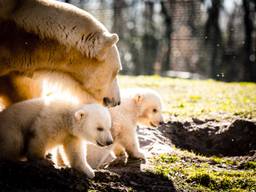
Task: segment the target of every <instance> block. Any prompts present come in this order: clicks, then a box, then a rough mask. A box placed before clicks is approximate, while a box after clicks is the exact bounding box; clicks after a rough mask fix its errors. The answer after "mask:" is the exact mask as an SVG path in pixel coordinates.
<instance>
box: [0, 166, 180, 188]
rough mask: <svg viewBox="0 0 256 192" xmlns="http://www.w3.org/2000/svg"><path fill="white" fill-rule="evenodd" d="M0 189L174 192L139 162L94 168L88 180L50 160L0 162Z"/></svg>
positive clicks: (163, 180)
mask: <svg viewBox="0 0 256 192" xmlns="http://www.w3.org/2000/svg"><path fill="white" fill-rule="evenodd" d="M135 165H136V166H135ZM129 167H131V168H132V169H130V168H129ZM129 169H130V170H131V171H127V170H129ZM0 189H1V190H0V191H3V192H7V191H8V192H14V191H15V192H17V191H19V192H25V191H26V192H30V191H31V192H38V191H44V192H47V191H51V192H53V191H61V192H65V191H67V192H68V191H74V192H76V191H77V192H82V191H88V189H90V190H95V191H102V192H104V191H111V192H115V191H121V192H126V191H145V192H147V191H149V192H151V191H156V192H157V191H159V192H160V191H161V192H165V191H166V192H167V191H168V192H170V191H175V188H174V186H173V184H172V182H171V181H170V180H168V179H166V178H164V177H162V176H160V175H155V174H153V173H149V172H141V171H140V163H139V162H138V161H134V162H130V163H128V164H127V165H126V166H120V167H118V166H116V167H114V168H112V169H110V170H101V171H97V172H96V177H95V178H94V179H93V180H88V179H87V178H86V175H85V174H83V173H80V172H78V171H75V170H73V169H70V168H65V169H55V168H54V166H52V165H50V164H49V163H42V162H40V163H38V162H15V163H14V162H0ZM131 189H133V190H131Z"/></svg>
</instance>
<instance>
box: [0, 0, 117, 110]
mask: <svg viewBox="0 0 256 192" xmlns="http://www.w3.org/2000/svg"><path fill="white" fill-rule="evenodd" d="M0 29H1V30H0V83H1V84H2V85H1V86H2V87H1V88H0V97H1V96H2V97H7V99H10V100H12V98H11V96H10V95H11V94H9V93H10V92H8V90H7V91H6V89H8V87H7V88H6V89H5V88H3V84H4V83H6V82H8V83H10V84H11V86H10V87H12V88H13V89H14V90H12V92H14V94H15V95H19V94H23V95H27V97H23V98H18V99H17V98H16V99H13V100H14V102H17V101H19V100H24V99H29V98H31V97H37V96H40V91H39V93H36V94H33V92H34V91H35V90H34V89H32V88H31V87H36V86H37V85H35V81H34V80H33V78H34V77H33V74H34V73H38V71H40V70H46V71H48V72H49V71H55V72H56V71H57V73H62V76H63V77H64V76H65V77H67V76H68V77H67V78H71V79H74V80H75V81H76V82H77V85H76V86H78V87H79V89H80V92H82V93H84V94H85V96H87V95H88V94H89V95H91V96H92V97H93V98H94V99H96V101H98V102H101V103H104V104H105V105H106V106H115V105H117V104H119V103H120V96H119V87H118V82H117V78H116V75H117V73H118V71H119V70H120V69H121V62H120V57H119V53H118V50H117V47H116V43H117V41H118V36H117V35H116V34H112V33H110V32H108V30H107V29H106V28H105V27H104V26H103V25H102V24H101V23H100V22H99V21H97V20H96V19H95V18H94V17H93V16H91V15H90V14H89V13H87V12H86V11H83V10H81V9H79V8H76V7H74V6H72V5H69V4H66V3H62V2H57V1H54V0H0ZM17 72H18V73H19V74H18V77H19V82H18V83H17V81H16V79H17V74H16V73H17ZM20 74H22V75H20ZM26 74H27V75H29V76H30V77H31V78H32V79H30V80H26V78H27V77H25V76H24V75H26ZM39 75H42V76H47V73H40V72H39ZM24 79H25V80H24ZM55 80H56V79H55ZM61 80H62V79H60V81H61ZM63 84H65V82H63ZM24 85H26V87H28V88H27V89H26V88H23V87H24ZM69 86H72V85H69ZM29 87H30V88H29ZM20 92H22V93H20ZM24 92H26V93H24ZM0 102H1V98H0Z"/></svg>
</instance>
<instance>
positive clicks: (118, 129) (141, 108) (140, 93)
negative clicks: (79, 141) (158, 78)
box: [87, 89, 163, 168]
mask: <svg viewBox="0 0 256 192" xmlns="http://www.w3.org/2000/svg"><path fill="white" fill-rule="evenodd" d="M121 94H122V98H121V100H122V103H121V105H119V106H117V107H114V108H110V109H109V110H110V113H111V117H112V128H111V133H112V136H113V137H114V144H113V146H108V147H104V148H102V147H98V146H96V145H92V144H89V145H88V146H87V161H88V163H89V164H90V165H91V166H92V167H93V168H99V167H100V166H101V165H104V164H108V163H109V162H110V159H112V160H113V159H115V156H113V155H112V154H111V153H110V152H109V151H111V150H113V151H114V154H115V155H116V156H119V155H121V154H122V153H123V152H124V151H125V152H127V153H128V155H129V156H130V157H134V158H139V159H145V155H144V154H143V152H142V151H141V149H140V146H139V140H138V136H137V132H136V129H137V124H142V125H146V126H151V127H157V126H158V125H160V124H162V123H163V116H162V113H161V112H162V101H161V97H160V95H159V94H158V93H157V92H155V91H153V90H150V89H128V90H126V91H124V92H122V93H121ZM96 148H97V150H96ZM103 154H105V155H103ZM111 157H112V158H111Z"/></svg>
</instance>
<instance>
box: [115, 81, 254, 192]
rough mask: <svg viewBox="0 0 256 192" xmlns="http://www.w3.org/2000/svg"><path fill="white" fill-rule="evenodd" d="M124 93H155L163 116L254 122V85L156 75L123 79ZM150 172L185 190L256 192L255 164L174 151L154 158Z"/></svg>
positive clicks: (238, 159) (178, 150)
mask: <svg viewBox="0 0 256 192" xmlns="http://www.w3.org/2000/svg"><path fill="white" fill-rule="evenodd" d="M120 85H121V88H127V87H146V88H153V89H155V90H157V91H158V92H159V93H160V94H161V96H162V97H163V100H164V104H165V105H164V113H165V114H166V115H167V116H171V117H170V118H174V117H175V119H179V120H184V119H189V118H192V117H197V118H202V119H217V120H227V119H228V120H230V119H233V118H237V117H239V118H246V119H252V120H256V84H254V83H224V82H216V81H213V80H204V81H200V80H181V79H171V78H161V77H158V76H151V77H148V76H139V77H130V76H129V77H128V76H121V77H120ZM151 162H152V164H153V168H152V169H151V170H150V171H153V172H154V173H158V174H160V175H163V176H165V177H167V178H169V179H170V180H171V181H173V182H174V184H175V186H176V188H177V189H180V190H185V191H256V161H255V159H254V160H246V161H244V160H241V159H240V158H235V157H232V158H228V157H214V156H213V157H204V156H202V155H198V154H195V153H193V152H188V151H182V150H180V149H175V150H174V153H173V154H162V155H160V156H159V157H156V158H153V159H151Z"/></svg>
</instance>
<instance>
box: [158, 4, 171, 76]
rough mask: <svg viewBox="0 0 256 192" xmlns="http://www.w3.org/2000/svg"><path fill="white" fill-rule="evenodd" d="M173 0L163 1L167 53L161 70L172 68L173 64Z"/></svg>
mask: <svg viewBox="0 0 256 192" xmlns="http://www.w3.org/2000/svg"><path fill="white" fill-rule="evenodd" d="M171 1H172V0H169V1H161V8H162V9H161V12H162V14H163V16H164V23H165V37H164V38H165V41H166V42H167V46H166V47H167V49H166V54H165V57H164V61H163V63H162V67H161V72H162V73H163V72H165V71H168V70H170V65H171V56H170V54H171V34H172V17H171V14H172V13H171Z"/></svg>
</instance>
